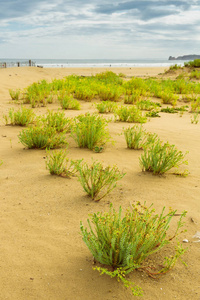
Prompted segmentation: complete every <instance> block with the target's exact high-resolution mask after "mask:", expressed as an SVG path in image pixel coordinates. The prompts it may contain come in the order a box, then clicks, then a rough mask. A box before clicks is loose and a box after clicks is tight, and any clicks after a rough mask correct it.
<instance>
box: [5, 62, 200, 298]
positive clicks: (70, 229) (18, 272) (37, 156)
mask: <svg viewBox="0 0 200 300" xmlns="http://www.w3.org/2000/svg"><path fill="white" fill-rule="evenodd" d="M165 69H166V68H164V67H159V68H106V69H104V68H95V69H94V68H84V69H79V68H76V69H75V68H74V69H71V68H60V69H57V68H46V69H45V68H38V67H22V68H8V69H0V161H1V160H2V161H3V164H2V165H1V166H0V186H1V189H0V199H1V209H0V223H1V233H0V247H1V255H0V278H1V281H0V300H1V299H2V300H5V299H9V300H37V299H38V300H72V299H74V300H94V299H95V300H102V299H105V300H111V299H117V300H124V299H127V300H130V299H145V300H165V299H169V300H171V299H177V300H178V299H179V300H188V299H193V300H199V299H200V243H198V242H194V241H195V239H193V236H194V234H195V233H196V232H197V231H200V218H199V217H200V201H199V199H200V159H199V151H200V138H199V137H200V123H198V124H192V123H191V114H190V113H189V112H185V113H184V114H183V116H182V117H180V115H179V114H167V113H160V116H161V117H160V118H152V119H151V120H150V121H149V122H147V123H145V124H144V125H143V126H144V128H145V129H146V130H147V131H149V132H152V133H157V134H158V135H159V137H160V138H161V140H163V141H166V142H167V141H168V142H169V143H170V144H175V145H176V147H177V148H178V149H179V150H181V151H183V152H184V153H185V152H186V151H189V153H188V155H187V159H188V166H187V169H188V171H189V175H188V176H187V177H180V176H175V175H173V174H170V173H167V174H166V175H165V176H153V175H152V174H150V173H145V172H142V170H141V167H140V165H139V157H140V155H141V151H142V150H139V151H134V150H128V149H127V148H126V143H125V139H124V136H123V135H122V134H121V133H122V130H123V128H124V127H129V126H130V125H131V124H126V123H120V122H118V123H116V122H114V121H112V122H110V123H109V124H108V128H109V132H110V135H111V137H112V139H113V140H114V141H115V143H114V144H112V143H108V144H107V145H106V147H105V150H104V151H103V152H102V153H94V152H92V151H90V150H88V149H79V148H78V147H77V145H76V144H75V142H74V140H73V139H72V138H71V137H69V138H68V143H69V147H68V156H69V158H70V159H82V158H83V159H85V160H86V161H88V162H91V158H93V159H97V160H100V161H102V162H103V163H105V165H114V164H116V163H117V166H118V168H119V169H120V170H122V171H123V172H125V173H126V175H125V176H124V178H123V179H122V180H121V181H120V183H119V185H118V186H117V188H116V189H114V190H113V191H112V192H111V193H110V194H109V195H108V196H106V197H105V198H103V199H102V200H101V201H100V202H98V203H96V202H94V201H92V200H91V199H90V198H89V197H87V196H86V194H85V192H84V191H83V189H82V187H81V185H80V183H79V182H78V180H77V178H71V179H68V178H61V177H58V176H51V175H50V174H49V172H48V170H47V169H46V166H45V157H46V153H45V150H35V149H34V150H27V149H25V148H24V146H23V145H22V144H21V143H20V142H19V139H18V134H19V132H20V131H21V130H22V128H21V127H19V126H6V125H5V122H4V118H3V115H5V114H8V112H9V110H10V108H12V107H13V108H15V109H18V108H19V105H17V104H15V103H14V101H12V100H11V98H10V95H9V89H18V88H19V89H24V88H26V87H27V86H28V85H30V84H32V83H33V82H37V81H40V80H43V79H45V80H47V81H48V82H50V81H51V80H53V79H55V78H57V79H61V78H63V77H64V76H68V75H70V74H77V75H82V76H90V75H95V74H97V73H100V72H104V71H105V70H109V71H113V72H115V73H117V74H119V73H123V74H125V75H126V76H127V79H129V78H130V77H132V76H138V77H144V78H145V77H149V76H152V77H155V76H160V77H162V75H161V74H163V73H164V71H165ZM167 76H170V75H169V74H168V75H167V74H166V75H165V78H167ZM93 102H94V101H93ZM93 102H92V103H90V102H84V101H80V103H81V110H80V111H70V110H66V111H65V115H66V117H74V116H76V115H77V114H80V113H85V112H87V111H89V112H95V111H97V110H96V109H95V106H94V105H92V104H93ZM47 109H52V110H53V111H57V110H58V109H60V106H59V104H58V103H53V104H49V105H48V106H47V107H38V108H34V109H33V110H34V112H35V113H36V114H37V115H42V114H45V113H46V111H47ZM135 201H140V202H141V203H144V201H146V204H147V206H149V205H150V204H151V203H153V204H154V208H155V210H156V212H158V213H159V212H161V210H162V208H163V206H165V207H166V210H167V211H168V209H169V208H170V207H171V208H173V209H176V210H177V214H180V213H181V212H182V211H184V210H186V211H187V216H186V218H185V225H184V228H183V229H186V230H187V232H184V233H182V234H181V235H180V236H178V241H180V242H182V241H183V240H184V239H187V240H188V241H189V242H188V243H183V247H184V248H187V251H186V253H185V254H184V255H183V257H182V259H183V261H184V262H185V263H186V265H187V266H186V265H184V264H183V263H182V262H181V261H178V262H177V264H176V265H175V267H174V268H173V269H172V270H171V271H170V272H169V273H167V274H165V275H163V276H162V277H160V278H159V279H158V280H155V279H152V278H150V277H148V276H147V274H146V273H144V272H139V271H135V272H132V273H131V274H129V276H128V277H129V279H130V280H131V281H133V282H135V283H136V284H137V285H139V286H140V287H141V288H142V289H143V292H144V296H143V298H139V297H134V296H133V295H132V293H131V290H129V289H126V288H125V287H124V286H123V285H122V284H121V283H118V282H117V280H116V279H115V278H114V279H111V278H110V277H108V276H107V275H103V276H100V275H99V273H98V272H97V271H94V270H93V269H92V267H93V258H92V255H91V253H90V252H89V250H88V248H87V247H86V245H85V244H84V242H83V241H82V238H81V235H80V221H83V223H84V225H86V221H87V218H88V214H90V213H94V212H98V211H108V209H109V205H110V203H113V205H114V207H116V208H118V207H119V206H122V208H123V209H126V208H130V205H131V203H134V202H135ZM175 218H176V217H175ZM175 218H174V219H173V220H172V224H171V229H170V230H171V231H172V232H173V229H174V228H175V227H176V226H175V225H176V222H177V220H176V219H175ZM174 245H176V241H173V242H172V244H171V245H169V246H167V247H166V248H164V249H163V250H162V251H161V252H160V253H158V254H156V255H154V257H153V258H152V260H156V261H157V260H159V259H161V258H163V257H165V256H167V255H172V254H173V253H174V252H173V251H174V248H173V246H174Z"/></svg>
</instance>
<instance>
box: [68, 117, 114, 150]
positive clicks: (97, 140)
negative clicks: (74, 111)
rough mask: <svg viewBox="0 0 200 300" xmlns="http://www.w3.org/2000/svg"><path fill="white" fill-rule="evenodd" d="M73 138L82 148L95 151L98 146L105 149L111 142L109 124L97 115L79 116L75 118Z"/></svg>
mask: <svg viewBox="0 0 200 300" xmlns="http://www.w3.org/2000/svg"><path fill="white" fill-rule="evenodd" d="M74 123H75V124H74V126H73V128H72V132H71V136H72V138H73V139H74V140H75V141H76V143H77V144H78V146H79V147H80V148H88V149H90V150H93V149H94V148H95V147H96V146H99V147H103V146H104V145H105V144H106V142H108V141H109V140H110V135H109V132H108V129H107V123H108V121H106V120H105V119H104V118H102V117H101V116H98V115H96V114H89V113H87V114H85V115H79V116H78V117H77V118H75V121H74Z"/></svg>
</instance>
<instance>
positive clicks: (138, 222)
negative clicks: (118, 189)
mask: <svg viewBox="0 0 200 300" xmlns="http://www.w3.org/2000/svg"><path fill="white" fill-rule="evenodd" d="M164 211H165V207H164V208H163V210H162V212H161V214H160V215H159V214H155V210H154V209H152V205H151V206H150V207H148V208H147V207H146V206H142V205H140V203H139V202H138V203H137V204H135V205H133V206H132V210H126V211H125V213H124V216H123V215H122V208H121V207H120V208H119V212H117V211H115V209H114V208H113V207H112V205H111V206H110V210H109V212H104V213H102V212H98V213H94V214H93V215H92V218H91V221H90V220H89V219H88V220H87V222H88V226H89V228H88V229H87V228H84V226H83V224H82V222H81V223H80V229H81V233H82V238H83V241H84V242H85V244H86V245H87V247H88V249H89V250H90V252H91V253H92V255H93V257H94V259H95V260H96V261H97V262H99V263H100V264H102V265H106V266H108V267H107V268H106V267H96V268H94V269H97V270H98V271H100V272H101V273H106V274H108V275H110V276H111V277H115V276H117V279H118V281H119V280H122V282H123V283H124V285H125V286H126V287H128V286H129V287H131V289H132V292H133V294H134V295H137V296H139V295H142V291H141V289H140V288H139V287H138V286H135V285H134V283H131V282H130V281H128V280H127V279H126V278H125V275H126V274H128V273H130V272H132V271H133V270H137V269H141V270H145V271H147V273H148V274H149V275H152V276H153V275H155V276H156V275H159V274H164V273H166V272H168V271H169V269H170V268H172V267H173V266H174V264H175V262H176V260H177V259H178V258H179V257H180V256H181V255H182V254H183V253H184V252H185V250H184V249H183V248H182V247H181V246H178V248H177V249H176V253H175V255H174V256H173V257H171V258H165V261H164V266H163V268H162V269H160V270H158V271H157V272H154V273H153V272H152V269H151V267H150V266H149V267H148V266H144V264H143V263H144V262H145V260H146V258H147V257H148V256H150V255H151V254H153V253H156V252H158V251H160V250H161V249H162V248H163V247H164V246H165V245H166V244H169V243H170V241H171V240H172V239H173V238H174V237H176V236H177V235H178V234H179V230H180V228H181V227H182V226H183V222H182V218H183V217H184V216H185V215H186V212H185V211H184V212H183V213H182V214H181V217H180V219H179V220H178V222H177V228H176V230H175V233H174V235H173V236H172V237H167V231H168V229H169V224H170V221H171V220H172V218H173V216H174V215H175V213H176V211H170V212H169V213H168V214H164ZM109 266H110V267H111V268H112V269H111V270H110V269H109ZM123 278H124V280H123Z"/></svg>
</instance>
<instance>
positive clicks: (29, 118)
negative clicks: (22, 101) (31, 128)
mask: <svg viewBox="0 0 200 300" xmlns="http://www.w3.org/2000/svg"><path fill="white" fill-rule="evenodd" d="M3 117H4V119H5V121H6V124H10V125H18V126H27V125H28V124H30V123H33V121H34V118H35V114H34V112H33V110H32V109H29V108H25V107H23V106H22V107H21V108H20V109H19V110H17V111H14V108H11V109H10V110H9V113H8V116H6V115H4V116H3ZM9 119H10V121H9Z"/></svg>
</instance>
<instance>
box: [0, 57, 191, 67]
mask: <svg viewBox="0 0 200 300" xmlns="http://www.w3.org/2000/svg"><path fill="white" fill-rule="evenodd" d="M28 61H29V59H17V58H13V59H6V58H0V63H4V62H6V63H7V67H11V66H17V63H18V62H19V63H20V66H25V65H28ZM31 61H32V63H33V64H34V65H35V66H40V67H43V68H97V67H98V68H101V67H102V68H105V67H125V68H126V67H129V68H134V67H166V68H167V67H170V66H172V65H175V64H177V65H179V66H183V65H184V62H185V61H183V60H174V61H173V60H167V59H157V60H156V59H154V60H150V59H124V60H120V59H31Z"/></svg>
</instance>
